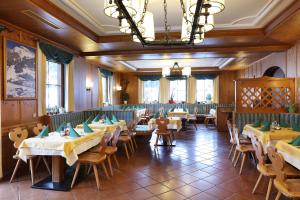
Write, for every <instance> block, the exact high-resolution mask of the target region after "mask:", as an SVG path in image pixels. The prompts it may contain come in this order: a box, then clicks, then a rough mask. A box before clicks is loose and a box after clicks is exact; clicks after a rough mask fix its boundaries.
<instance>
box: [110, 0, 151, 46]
mask: <svg viewBox="0 0 300 200" xmlns="http://www.w3.org/2000/svg"><path fill="white" fill-rule="evenodd" d="M114 2H115V4H116V5H117V6H118V8H119V12H121V13H122V15H123V16H124V18H126V19H127V22H128V23H129V25H130V27H131V30H132V31H133V33H134V34H135V35H136V36H137V37H138V39H139V40H140V41H141V43H142V45H147V42H146V41H145V39H144V38H143V36H142V34H141V32H140V30H139V29H138V27H137V25H136V24H135V22H134V20H133V19H132V17H131V16H130V14H129V12H128V11H127V9H126V7H125V6H124V4H123V2H122V0H114Z"/></svg>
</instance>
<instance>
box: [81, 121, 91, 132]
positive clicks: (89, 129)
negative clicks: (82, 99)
mask: <svg viewBox="0 0 300 200" xmlns="http://www.w3.org/2000/svg"><path fill="white" fill-rule="evenodd" d="M83 131H84V132H85V133H92V132H94V131H93V130H92V129H91V128H90V127H89V125H88V124H87V123H86V122H83Z"/></svg>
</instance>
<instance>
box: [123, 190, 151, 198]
mask: <svg viewBox="0 0 300 200" xmlns="http://www.w3.org/2000/svg"><path fill="white" fill-rule="evenodd" d="M128 196H129V197H130V198H131V199H133V200H142V199H149V198H150V197H153V194H152V193H151V192H149V191H148V190H146V189H144V188H141V189H138V190H135V191H132V192H130V193H128Z"/></svg>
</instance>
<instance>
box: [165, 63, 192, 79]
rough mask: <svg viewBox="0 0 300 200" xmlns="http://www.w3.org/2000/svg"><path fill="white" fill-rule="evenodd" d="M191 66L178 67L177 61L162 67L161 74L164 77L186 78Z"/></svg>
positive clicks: (190, 71) (189, 73) (189, 74)
mask: <svg viewBox="0 0 300 200" xmlns="http://www.w3.org/2000/svg"><path fill="white" fill-rule="evenodd" d="M191 73H192V69H191V67H180V66H179V65H178V62H175V63H174V65H173V67H172V68H170V67H163V68H162V76H163V77H165V78H181V79H182V78H183V79H185V78H188V77H190V76H191Z"/></svg>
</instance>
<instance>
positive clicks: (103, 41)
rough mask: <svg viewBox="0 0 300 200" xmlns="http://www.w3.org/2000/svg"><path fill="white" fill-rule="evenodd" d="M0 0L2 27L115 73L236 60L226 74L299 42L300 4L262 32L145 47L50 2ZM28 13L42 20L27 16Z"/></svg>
mask: <svg viewBox="0 0 300 200" xmlns="http://www.w3.org/2000/svg"><path fill="white" fill-rule="evenodd" d="M0 2H1V6H0V24H3V25H7V24H8V23H9V24H14V25H16V26H18V27H21V28H23V29H25V30H28V31H29V32H31V33H33V34H35V35H36V36H37V37H38V38H39V39H43V40H48V41H51V42H52V43H53V44H55V45H58V46H59V45H63V46H64V47H65V49H67V50H70V51H72V52H75V53H77V54H80V55H82V56H86V57H87V59H90V60H91V62H95V63H102V64H103V65H105V66H108V67H112V69H113V70H116V71H131V69H130V68H128V67H126V66H125V65H124V64H122V63H120V62H119V61H128V60H149V59H174V58H193V59H201V58H235V60H234V62H231V63H230V64H228V65H227V66H226V67H224V68H222V70H224V69H229V70H236V69H240V68H242V67H245V66H246V65H248V64H250V63H252V62H254V61H256V60H258V59H261V58H262V57H264V56H266V55H268V54H270V53H272V52H279V51H285V50H287V49H288V48H289V47H290V46H291V45H293V44H294V43H295V42H296V41H297V40H299V39H300V29H299V28H298V27H299V25H300V10H299V9H300V1H298V0H296V1H294V3H293V4H291V5H290V6H289V7H288V8H287V9H285V11H284V12H283V13H281V14H280V15H278V16H277V17H276V18H274V19H273V20H272V21H271V22H270V23H269V24H267V26H265V27H263V28H258V29H236V30H213V31H211V32H208V33H207V34H206V36H205V42H204V43H203V44H201V45H195V46H190V47H143V46H141V45H140V44H138V43H134V42H132V41H131V38H130V37H129V36H127V35H112V36H98V35H97V34H96V33H95V32H93V31H92V30H90V29H89V28H87V27H86V26H85V25H84V24H82V23H80V22H79V21H78V20H76V19H75V18H73V17H71V16H70V15H69V14H68V13H66V12H64V11H63V10H61V9H60V8H58V7H57V6H55V5H54V4H53V3H51V2H50V1H49V0H22V1H20V0H10V1H7V0H0ZM26 10H30V11H31V12H32V13H34V14H35V15H37V16H39V17H41V18H42V19H43V20H42V21H41V20H40V19H36V18H32V17H30V16H28V15H25V14H24V11H26ZM45 20H46V22H47V21H48V22H50V23H51V24H53V25H55V26H56V27H57V28H54V27H53V26H49V24H48V23H45ZM160 37H163V35H162V34H161V33H157V34H156V38H160ZM172 37H175V38H179V37H180V33H177V32H174V33H172ZM154 69H155V68H154ZM204 69H205V68H204ZM155 70H157V69H155Z"/></svg>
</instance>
